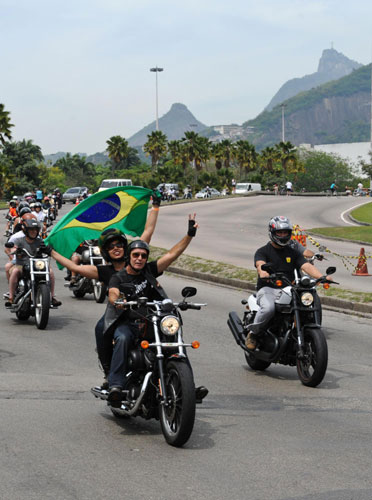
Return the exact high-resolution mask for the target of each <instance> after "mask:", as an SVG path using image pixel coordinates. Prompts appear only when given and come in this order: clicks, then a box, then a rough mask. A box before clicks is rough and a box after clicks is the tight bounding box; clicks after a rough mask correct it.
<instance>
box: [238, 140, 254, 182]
mask: <svg viewBox="0 0 372 500" xmlns="http://www.w3.org/2000/svg"><path fill="white" fill-rule="evenodd" d="M233 155H234V158H235V159H236V161H237V163H238V165H239V179H240V180H241V178H242V170H243V168H244V170H245V173H248V172H250V171H252V170H254V169H255V167H256V165H257V153H256V149H255V147H254V146H253V144H251V143H250V142H249V141H237V142H236V143H235V149H234V151H233Z"/></svg>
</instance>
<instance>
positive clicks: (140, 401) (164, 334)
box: [91, 284, 206, 447]
mask: <svg viewBox="0 0 372 500" xmlns="http://www.w3.org/2000/svg"><path fill="white" fill-rule="evenodd" d="M133 290H134V287H133V285H132V284H125V285H120V291H121V292H123V293H124V294H125V296H126V297H127V298H129V299H130V298H131V297H130V293H131V292H132V291H133ZM196 292H197V290H196V288H194V287H185V288H184V289H183V290H182V296H183V300H182V302H178V303H177V302H173V301H172V300H171V299H169V298H167V299H163V300H160V301H149V300H148V299H147V298H146V297H140V298H136V299H133V300H129V301H128V302H124V301H123V300H118V301H117V303H118V304H125V306H126V307H128V308H133V309H135V308H137V307H140V308H141V311H142V310H143V309H144V311H145V313H144V315H143V319H144V322H145V323H146V326H147V331H146V333H145V334H144V336H143V338H142V339H137V341H135V343H134V345H133V347H132V349H131V350H130V352H129V355H128V360H129V371H128V373H127V374H126V385H125V387H124V390H123V398H124V399H123V401H122V402H121V406H120V407H119V408H116V407H113V406H111V405H110V402H109V401H108V403H107V404H108V405H109V406H110V409H111V411H112V413H113V414H114V415H115V416H116V417H119V418H120V417H121V418H125V417H131V416H133V417H135V416H141V417H143V418H145V419H150V418H155V419H157V420H160V424H161V429H162V432H163V435H164V438H165V440H166V442H167V443H168V444H170V445H172V446H177V447H180V446H182V445H184V444H185V443H186V441H187V440H188V439H189V437H190V436H191V433H192V430H193V427H194V420H195V402H196V401H195V385H194V377H193V373H192V369H191V365H190V362H189V360H188V358H187V354H186V348H187V347H192V348H194V349H197V348H198V347H199V345H200V344H199V342H198V341H193V342H191V344H186V343H184V341H183V333H182V318H181V315H180V312H179V311H186V310H187V309H198V310H199V309H201V306H205V305H206V304H195V303H191V302H186V299H187V298H189V297H192V296H194V295H196ZM91 392H92V393H93V395H94V396H95V397H96V398H100V399H102V400H107V398H108V395H109V391H108V390H105V389H102V388H100V387H93V388H92V389H91Z"/></svg>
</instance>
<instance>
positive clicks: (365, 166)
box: [359, 149, 372, 180]
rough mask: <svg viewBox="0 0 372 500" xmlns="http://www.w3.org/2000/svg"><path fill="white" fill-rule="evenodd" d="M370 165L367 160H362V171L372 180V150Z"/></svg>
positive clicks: (360, 163) (371, 152)
mask: <svg viewBox="0 0 372 500" xmlns="http://www.w3.org/2000/svg"><path fill="white" fill-rule="evenodd" d="M368 154H369V158H370V160H369V163H367V162H366V161H365V160H360V162H359V165H360V167H361V169H362V172H363V174H365V175H368V177H369V178H370V179H371V180H372V149H371V151H369V153H368Z"/></svg>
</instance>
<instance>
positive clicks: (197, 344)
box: [191, 340, 200, 349]
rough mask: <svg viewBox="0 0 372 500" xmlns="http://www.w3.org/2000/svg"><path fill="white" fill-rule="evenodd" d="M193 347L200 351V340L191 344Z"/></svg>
mask: <svg viewBox="0 0 372 500" xmlns="http://www.w3.org/2000/svg"><path fill="white" fill-rule="evenodd" d="M191 347H192V348H193V349H199V347H200V342H199V341H198V340H194V341H193V342H191Z"/></svg>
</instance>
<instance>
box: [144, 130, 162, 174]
mask: <svg viewBox="0 0 372 500" xmlns="http://www.w3.org/2000/svg"><path fill="white" fill-rule="evenodd" d="M143 150H144V152H145V153H146V155H147V156H151V167H152V169H153V170H156V168H157V165H158V163H159V161H160V159H161V158H163V157H164V156H165V155H166V153H167V136H166V135H165V134H163V132H162V131H161V130H154V131H153V132H151V134H149V135H148V136H147V142H146V143H145V144H144V145H143Z"/></svg>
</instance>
